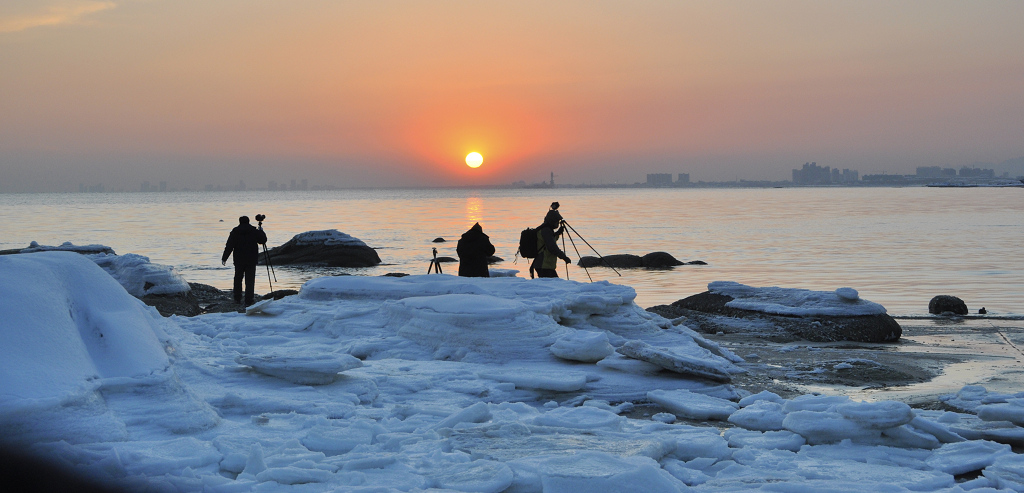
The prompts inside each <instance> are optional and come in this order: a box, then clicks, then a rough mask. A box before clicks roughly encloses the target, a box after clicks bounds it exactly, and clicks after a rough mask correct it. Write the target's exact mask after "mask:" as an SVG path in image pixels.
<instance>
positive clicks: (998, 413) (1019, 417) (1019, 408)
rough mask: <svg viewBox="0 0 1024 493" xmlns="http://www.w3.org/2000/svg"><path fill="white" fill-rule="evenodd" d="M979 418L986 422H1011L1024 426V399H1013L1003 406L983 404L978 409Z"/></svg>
mask: <svg viewBox="0 0 1024 493" xmlns="http://www.w3.org/2000/svg"><path fill="white" fill-rule="evenodd" d="M978 417H979V418H981V419H983V420H985V421H1009V422H1011V423H1013V424H1015V425H1017V426H1024V399H1011V400H1010V401H1009V402H1006V403H1003V404H983V405H981V406H980V407H978Z"/></svg>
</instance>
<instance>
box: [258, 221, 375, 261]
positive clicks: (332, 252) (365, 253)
mask: <svg viewBox="0 0 1024 493" xmlns="http://www.w3.org/2000/svg"><path fill="white" fill-rule="evenodd" d="M267 253H268V254H269V255H270V262H271V264H277V265H290V264H305V265H316V266H324V267H372V266H374V265H378V264H380V257H378V256H377V251H376V250H374V249H373V248H370V247H368V246H366V243H363V241H362V240H360V239H359V238H355V237H352V236H349V235H347V234H345V233H342V232H340V231H338V230H336V229H327V230H322V231H307V232H305V233H299V234H297V235H295V236H294V237H293V238H292V239H291V240H288V242H287V243H285V244H284V245H281V246H279V247H274V248H271V249H269V250H268V251H267ZM265 260H266V256H265V255H260V264H263V263H264V262H265Z"/></svg>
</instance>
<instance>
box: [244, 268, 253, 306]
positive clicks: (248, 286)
mask: <svg viewBox="0 0 1024 493" xmlns="http://www.w3.org/2000/svg"><path fill="white" fill-rule="evenodd" d="M255 297H256V264H253V265H247V266H245V306H249V305H251V304H252V302H253V299H254V298H255Z"/></svg>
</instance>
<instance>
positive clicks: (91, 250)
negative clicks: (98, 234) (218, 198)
mask: <svg viewBox="0 0 1024 493" xmlns="http://www.w3.org/2000/svg"><path fill="white" fill-rule="evenodd" d="M37 252H75V253H80V254H83V255H97V254H102V255H115V254H114V249H113V248H110V247H108V246H106V245H75V244H74V243H71V242H70V241H65V242H64V243H61V244H60V245H59V246H47V245H40V244H39V243H38V242H36V241H33V242H31V243H29V245H28V247H27V248H24V249H22V250H21V253H37Z"/></svg>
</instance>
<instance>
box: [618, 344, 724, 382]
mask: <svg viewBox="0 0 1024 493" xmlns="http://www.w3.org/2000/svg"><path fill="white" fill-rule="evenodd" d="M616 352H618V353H619V354H622V355H625V356H629V357H630V358H633V359H638V360H641V361H646V362H648V363H651V364H654V365H658V366H660V367H662V368H664V369H666V370H669V371H674V372H676V373H679V374H681V375H687V376H691V377H697V378H705V379H708V380H714V381H716V382H723V383H728V382H730V381H732V377H731V376H729V374H728V373H726V372H724V371H723V370H722V369H721V368H718V367H715V366H712V365H709V364H708V363H707V361H702V360H700V359H697V358H693V357H690V356H687V355H685V354H679V353H676V352H674V351H672V350H671V349H667V348H657V347H654V346H651V345H650V344H647V343H646V342H643V341H636V340H634V341H628V342H626V343H625V344H623V345H622V346H621V347H619V349H617V350H616Z"/></svg>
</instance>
